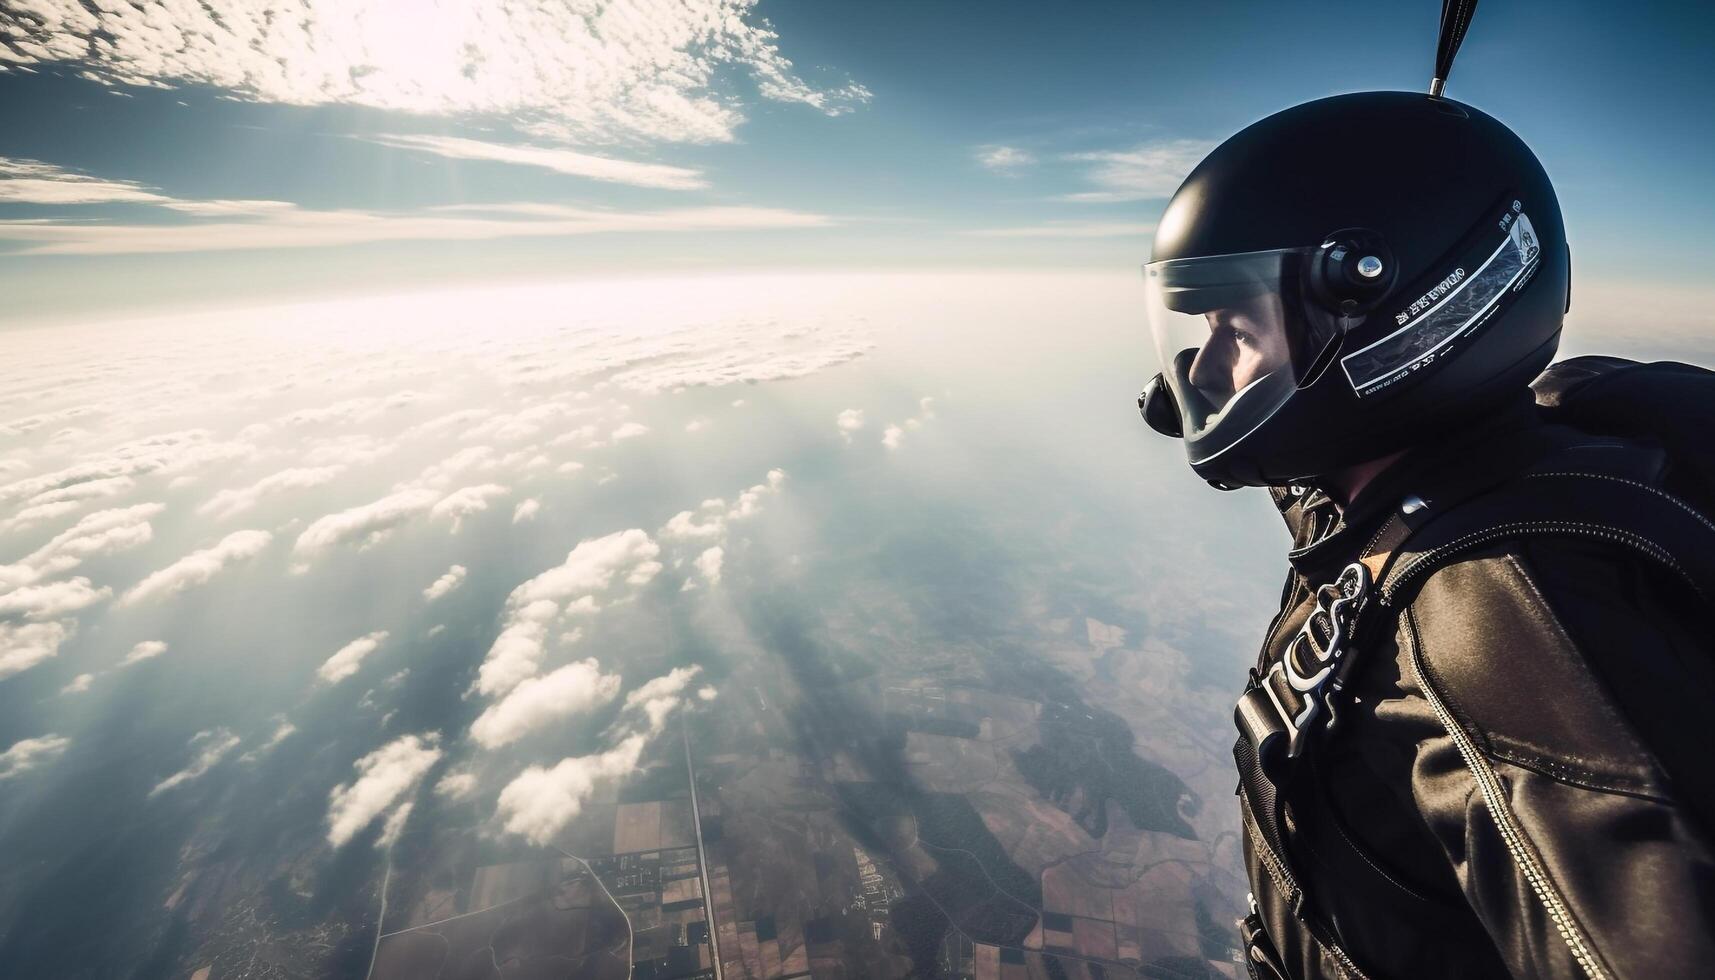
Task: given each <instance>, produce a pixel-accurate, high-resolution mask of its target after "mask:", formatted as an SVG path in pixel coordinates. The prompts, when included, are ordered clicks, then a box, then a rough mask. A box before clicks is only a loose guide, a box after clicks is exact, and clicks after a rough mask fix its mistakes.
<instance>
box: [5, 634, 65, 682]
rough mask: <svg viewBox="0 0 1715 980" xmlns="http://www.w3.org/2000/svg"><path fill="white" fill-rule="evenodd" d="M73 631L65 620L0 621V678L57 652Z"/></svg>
mask: <svg viewBox="0 0 1715 980" xmlns="http://www.w3.org/2000/svg"><path fill="white" fill-rule="evenodd" d="M70 635H71V628H70V627H69V626H67V625H66V624H65V623H22V624H15V623H0V680H3V679H5V678H7V677H10V676H12V675H13V674H19V673H23V672H24V671H26V670H29V669H30V668H31V667H34V666H36V665H37V664H39V663H41V662H42V661H44V660H50V659H52V658H54V657H55V656H58V655H59V652H60V644H62V643H64V642H65V640H66V637H68V636H70Z"/></svg>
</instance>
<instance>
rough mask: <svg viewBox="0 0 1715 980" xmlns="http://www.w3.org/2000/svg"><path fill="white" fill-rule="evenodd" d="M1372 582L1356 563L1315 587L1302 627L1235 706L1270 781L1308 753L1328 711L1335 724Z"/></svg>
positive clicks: (1237, 720) (1235, 716) (1238, 720)
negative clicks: (1337, 696) (1335, 700)
mask: <svg viewBox="0 0 1715 980" xmlns="http://www.w3.org/2000/svg"><path fill="white" fill-rule="evenodd" d="M1370 582H1371V580H1370V570H1369V569H1368V568H1367V567H1366V566H1364V565H1363V564H1361V563H1359V562H1353V563H1352V564H1350V565H1347V566H1346V567H1345V568H1344V569H1342V570H1341V572H1340V574H1339V575H1338V576H1337V577H1336V578H1335V579H1334V581H1333V582H1332V583H1331V584H1328V585H1324V586H1322V587H1321V588H1319V589H1317V590H1316V604H1315V607H1314V608H1313V609H1311V611H1310V615H1309V616H1308V617H1306V618H1305V620H1304V625H1303V626H1301V627H1299V629H1298V633H1297V634H1296V635H1294V636H1293V637H1292V639H1291V640H1290V641H1289V642H1288V643H1287V644H1286V646H1285V648H1284V650H1283V652H1282V654H1281V656H1280V657H1279V658H1278V659H1276V660H1275V661H1274V662H1273V663H1272V664H1270V665H1269V667H1268V669H1267V670H1266V671H1265V672H1264V673H1263V675H1262V676H1261V677H1260V678H1259V679H1258V680H1257V683H1256V684H1254V685H1252V687H1251V688H1250V689H1249V690H1247V691H1245V693H1244V696H1242V697H1241V698H1239V703H1238V704H1237V705H1236V706H1235V707H1234V709H1233V721H1234V722H1235V723H1236V724H1237V725H1238V728H1239V732H1240V733H1241V734H1243V735H1244V737H1245V738H1246V739H1248V740H1249V741H1250V743H1251V746H1252V748H1253V749H1254V750H1255V751H1256V757H1257V760H1258V761H1259V762H1260V763H1261V764H1262V768H1263V772H1264V773H1265V774H1266V775H1268V776H1269V778H1270V779H1271V780H1273V779H1274V777H1275V776H1276V775H1277V774H1278V772H1279V771H1280V767H1281V766H1283V765H1284V764H1285V760H1287V759H1295V758H1297V757H1298V756H1299V755H1301V754H1302V753H1303V752H1304V746H1305V745H1306V744H1308V742H1309V739H1308V738H1307V737H1306V735H1307V733H1308V732H1310V731H1312V730H1313V729H1314V727H1315V725H1316V724H1317V723H1318V720H1319V719H1321V718H1322V716H1323V715H1324V714H1326V715H1327V718H1328V724H1329V725H1332V724H1333V722H1334V706H1333V703H1332V698H1333V696H1334V695H1335V694H1336V693H1338V692H1339V690H1340V688H1341V684H1342V682H1343V681H1344V679H1345V676H1346V674H1347V672H1348V671H1349V670H1350V668H1351V664H1352V661H1353V657H1352V656H1351V655H1350V649H1349V648H1350V646H1351V639H1352V631H1353V629H1354V628H1355V627H1356V626H1357V621H1358V613H1359V611H1360V610H1361V609H1362V607H1363V603H1364V600H1365V599H1366V598H1368V596H1369V592H1370Z"/></svg>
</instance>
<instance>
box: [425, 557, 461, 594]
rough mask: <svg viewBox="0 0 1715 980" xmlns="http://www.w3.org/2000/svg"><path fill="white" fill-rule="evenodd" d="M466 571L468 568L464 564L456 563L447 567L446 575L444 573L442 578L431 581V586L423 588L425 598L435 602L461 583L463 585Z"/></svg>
mask: <svg viewBox="0 0 1715 980" xmlns="http://www.w3.org/2000/svg"><path fill="white" fill-rule="evenodd" d="M466 573H467V569H466V568H465V567H464V566H463V565H454V566H452V567H451V568H449V569H447V571H446V574H445V575H442V576H441V577H440V578H438V579H435V580H434V581H433V582H430V583H429V587H428V588H426V589H424V590H423V599H424V600H425V601H428V602H434V601H435V600H436V599H439V598H441V597H442V596H444V595H446V594H447V593H449V592H451V591H452V590H454V589H456V588H458V587H459V586H460V585H463V584H464V579H465V575H466Z"/></svg>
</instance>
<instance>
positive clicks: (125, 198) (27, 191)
mask: <svg viewBox="0 0 1715 980" xmlns="http://www.w3.org/2000/svg"><path fill="white" fill-rule="evenodd" d="M4 36H5V35H4V33H0V38H4ZM5 50H6V49H5V42H4V40H0V61H4V60H6V56H5ZM167 200H170V198H166V197H162V196H161V195H159V194H156V193H155V192H153V191H151V190H148V189H147V188H144V187H143V186H141V185H140V184H136V183H133V182H131V181H128V180H102V179H100V178H99V177H90V176H87V175H85V174H78V173H72V172H70V171H68V170H62V169H60V168H59V167H56V166H53V165H52V164H47V163H42V162H41V161H39V160H20V159H16V158H11V157H0V203H5V204H50V205H51V204H149V203H159V202H162V201H167Z"/></svg>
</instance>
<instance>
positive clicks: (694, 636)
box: [0, 0, 1715, 980]
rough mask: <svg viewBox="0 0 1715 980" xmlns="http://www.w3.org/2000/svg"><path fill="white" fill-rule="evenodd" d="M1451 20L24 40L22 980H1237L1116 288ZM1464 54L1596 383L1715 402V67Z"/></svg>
mask: <svg viewBox="0 0 1715 980" xmlns="http://www.w3.org/2000/svg"><path fill="white" fill-rule="evenodd" d="M1572 7H1576V8H1577V15H1576V16H1570V15H1568V14H1567V13H1566V11H1568V10H1569V9H1570V8H1572ZM271 8H277V9H271ZM1437 12H1438V11H1437V9H1436V5H1433V4H1412V5H1409V9H1407V8H1400V9H1398V10H1395V9H1392V8H1389V9H1388V10H1387V11H1386V14H1385V16H1383V15H1381V14H1380V13H1379V12H1378V10H1377V8H1376V6H1375V5H1374V4H1369V5H1360V4H1324V5H1316V6H1315V7H1313V8H1297V7H1293V8H1288V7H1284V6H1280V5H1268V4H1257V5H1254V6H1253V5H1239V6H1235V8H1234V9H1233V10H1232V11H1230V12H1227V13H1223V14H1221V15H1219V16H1214V15H1211V14H1210V13H1209V12H1208V10H1206V9H1205V8H1204V7H1202V6H1200V5H1178V4H1160V5H1155V4H1150V5H1144V4H1114V5H1106V4H1092V5H1076V6H1075V7H1073V8H1071V9H1062V8H1060V7H1054V6H1035V5H1027V4H954V3H949V4H924V5H907V4H867V3H865V4H836V3H824V2H784V0H782V2H774V0H765V2H761V3H750V2H743V0H699V2H662V3H652V2H647V0H634V2H607V3H597V2H592V3H568V4H563V5H561V4H533V3H513V2H506V0H496V2H487V3H479V2H476V0H468V2H447V3H441V4H437V5H434V6H432V7H428V6H424V7H423V8H422V9H419V8H418V5H415V4H407V3H393V2H384V0H366V2H361V3H359V2H349V0H341V2H333V0H327V2H323V0H314V2H310V0H306V2H302V3H298V4H292V5H286V4H269V3H266V2H260V0H259V2H237V0H209V2H206V3H201V4H180V3H171V2H151V3H138V4H117V3H116V4H107V3H97V4H85V3H79V2H74V0H29V2H23V0H0V296H3V297H4V299H3V300H0V364H4V365H5V371H4V372H3V373H0V854H5V855H7V860H6V861H5V862H4V865H5V866H4V868H3V869H0V974H3V975H5V976H19V977H58V976H67V977H187V976H189V977H193V978H195V980H222V978H226V977H364V976H375V977H389V978H413V977H436V976H438V977H446V978H454V977H483V976H495V975H499V976H505V977H515V976H518V977H522V976H532V977H534V976H577V977H585V976H588V977H604V978H609V977H611V978H620V977H628V976H636V977H663V978H665V977H693V976H694V977H705V976H706V977H715V976H725V977H735V978H736V977H792V976H816V977H823V976H829V977H839V976H845V977H866V976H891V975H908V974H912V973H913V972H915V973H917V974H919V975H923V976H940V975H947V976H959V975H971V976H984V977H1000V976H1007V977H1013V976H1032V977H1035V976H1067V975H1072V976H1080V977H1089V978H1097V977H1103V976H1133V975H1140V971H1141V975H1146V976H1154V977H1181V976H1183V977H1204V976H1237V975H1239V974H1240V973H1242V967H1238V966H1236V964H1235V962H1234V959H1233V956H1234V949H1233V930H1232V928H1231V922H1232V920H1233V918H1234V917H1235V916H1236V915H1237V914H1239V910H1240V909H1241V907H1242V905H1243V901H1244V896H1245V891H1246V886H1245V884H1244V880H1243V872H1242V868H1241V864H1240V859H1239V853H1238V843H1237V838H1236V836H1235V832H1236V830H1237V827H1238V822H1237V814H1236V812H1235V810H1234V808H1233V805H1232V790H1233V782H1234V775H1233V771H1232V761H1231V760H1232V757H1231V752H1230V750H1231V738H1232V728H1231V720H1230V718H1231V706H1232V699H1233V696H1234V694H1235V692H1236V691H1237V690H1238V689H1239V687H1240V686H1241V685H1242V682H1243V677H1244V669H1245V667H1246V666H1248V665H1249V663H1250V662H1251V661H1252V659H1253V657H1254V644H1255V641H1256V638H1257V636H1258V635H1259V633H1260V632H1261V630H1262V629H1263V628H1264V627H1265V626H1266V624H1267V621H1268V618H1269V616H1270V615H1271V614H1272V612H1273V606H1274V602H1275V599H1276V594H1277V592H1278V587H1279V578H1280V574H1281V568H1280V563H1279V558H1278V555H1279V552H1280V551H1281V550H1283V549H1284V547H1285V543H1286V542H1285V538H1284V534H1283V533H1282V531H1281V530H1280V528H1279V526H1278V519H1277V518H1275V517H1274V516H1273V514H1272V508H1271V507H1270V506H1269V504H1268V501H1267V499H1266V497H1265V496H1263V495H1261V494H1260V493H1255V492H1243V493H1232V494H1222V493H1217V492H1215V491H1213V490H1211V489H1209V488H1208V487H1207V486H1205V485H1203V484H1202V483H1201V482H1199V481H1198V480H1196V479H1195V478H1194V477H1193V476H1192V475H1191V474H1190V472H1189V471H1188V470H1187V468H1186V467H1185V465H1184V458H1183V454H1182V451H1181V449H1180V447H1179V446H1178V445H1177V444H1175V443H1174V442H1172V441H1170V440H1165V439H1160V438H1157V437H1155V436H1154V435H1153V434H1152V433H1150V432H1149V431H1148V430H1147V429H1146V428H1145V427H1144V426H1143V425H1142V423H1141V422H1140V421H1139V420H1138V418H1137V413H1136V409H1135V407H1134V404H1133V402H1134V399H1135V396H1136V392H1137V390H1138V388H1139V387H1140V386H1141V385H1142V383H1143V382H1144V381H1145V380H1146V379H1147V378H1148V377H1149V375H1151V374H1153V373H1154V371H1155V370H1156V368H1155V366H1154V364H1153V357H1152V356H1151V355H1150V354H1149V353H1148V351H1149V344H1148V340H1147V338H1146V337H1145V335H1144V327H1143V324H1142V320H1141V313H1140V303H1141V299H1142V296H1141V294H1142V282H1141V278H1140V276H1139V274H1138V267H1139V265H1140V264H1141V263H1143V262H1145V261H1146V260H1147V258H1148V251H1149V241H1150V236H1151V234H1152V233H1153V229H1154V223H1155V220H1156V218H1157V217H1158V215H1159V213H1160V210H1161V208H1162V206H1163V204H1164V201H1165V198H1166V197H1167V196H1168V195H1169V194H1171V192H1172V190H1173V189H1174V188H1175V187H1176V186H1177V184H1178V182H1179V181H1180V179H1181V178H1182V177H1183V176H1184V174H1185V172H1186V171H1187V170H1188V169H1189V168H1190V167H1191V166H1192V165H1194V164H1195V162H1196V161H1197V160H1198V159H1199V158H1200V157H1201V155H1202V154H1203V153H1204V152H1206V151H1207V150H1208V149H1209V148H1210V147H1211V146H1212V145H1214V143H1215V142H1218V141H1219V140H1220V139H1221V138H1223V137H1224V136H1225V135H1227V134H1228V133H1230V132H1232V131H1233V130H1235V129H1237V128H1239V127H1241V126H1243V125H1245V124H1246V123H1248V122H1250V121H1252V120H1254V119H1256V118H1258V117H1260V116H1262V115H1264V114H1266V113H1269V112H1271V111H1274V110H1276V109H1279V108H1282V107H1284V106H1286V105H1289V104H1292V103H1294V102H1298V101H1302V100H1305V99H1309V98H1315V97H1318V96H1322V95H1326V94H1331V93H1335V92H1342V91H1352V90H1358V89H1370V88H1402V89H1413V90H1416V89H1421V88H1423V87H1424V85H1425V84H1426V83H1427V81H1428V76H1429V65H1430V58H1431V54H1432V51H1433V42H1434V30H1435V17H1436V14H1437ZM1478 25H1479V28H1480V29H1479V30H1477V31H1475V32H1474V33H1473V35H1472V38H1471V40H1470V41H1469V42H1468V44H1467V46H1466V48H1465V51H1464V53H1463V54H1462V55H1461V64H1460V72H1459V75H1458V76H1457V78H1456V80H1455V82H1454V84H1453V85H1452V86H1451V87H1450V90H1449V94H1450V95H1452V96H1454V97H1456V98H1459V99H1462V100H1465V101H1468V102H1470V103H1472V104H1474V105H1477V106H1479V107H1482V108H1484V109H1485V110H1487V111H1489V112H1491V113H1493V114H1494V115H1496V116H1497V117H1498V118H1500V119H1502V120H1503V121H1505V122H1507V123H1508V124H1509V125H1511V126H1513V127H1515V128H1516V129H1517V130H1518V131H1519V132H1520V134H1521V135H1523V136H1524V137H1525V138H1526V139H1527V140H1528V141H1530V142H1531V143H1532V145H1533V146H1534V147H1535V148H1536V150H1537V152H1538V153H1539V155H1540V156H1541V157H1542V158H1543V160H1544V162H1545V164H1546V165H1547V167H1548V169H1549V172H1550V173H1551V174H1552V175H1553V177H1554V179H1555V180H1556V182H1557V186H1558V187H1559V188H1560V191H1561V195H1562V202H1561V203H1562V206H1563V208H1564V210H1565V212H1566V214H1567V224H1568V228H1569V233H1570V235H1571V240H1572V248H1573V257H1574V259H1573V269H1574V298H1573V313H1572V319H1571V321H1570V326H1569V328H1568V333H1567V338H1566V341H1565V343H1564V344H1563V351H1564V352H1565V353H1568V354H1571V353H1586V352H1603V353H1618V354H1623V355H1627V356H1633V357H1646V358H1654V357H1668V356H1671V357H1679V358H1685V359H1691V360H1696V361H1700V362H1704V363H1707V362H1709V361H1710V360H1712V359H1715V340H1711V335H1710V334H1709V333H1708V331H1707V330H1706V328H1705V326H1704V325H1705V323H1706V321H1707V313H1706V311H1707V310H1708V309H1709V308H1710V306H1711V303H1712V301H1715V291H1712V290H1711V289H1710V287H1709V286H1708V285H1707V281H1708V276H1707V274H1706V269H1707V267H1708V264H1709V263H1710V262H1711V261H1712V260H1715V245H1712V240H1711V238H1710V236H1709V235H1708V232H1707V228H1708V227H1709V225H1710V222H1711V221H1715V209H1712V207H1711V204H1710V197H1709V195H1708V187H1707V181H1708V178H1707V175H1708V173H1709V162H1710V155H1711V149H1712V144H1715V134H1712V132H1711V127H1710V126H1709V125H1708V124H1707V122H1706V121H1705V118H1704V117H1705V116H1706V113H1707V105H1708V104H1709V102H1710V100H1711V98H1712V97H1715V91H1712V89H1715V85H1712V83H1711V78H1710V75H1709V73H1708V72H1707V71H1706V70H1696V69H1694V68H1693V66H1694V65H1695V64H1698V63H1699V62H1700V59H1701V58H1702V57H1704V56H1705V55H1706V53H1707V51H1708V50H1709V49H1710V47H1711V44H1712V42H1715V36H1712V34H1715V28H1712V27H1711V22H1710V19H1709V18H1707V17H1705V16H1702V15H1701V13H1700V12H1699V11H1697V10H1696V9H1695V8H1693V7H1692V6H1691V5H1686V6H1685V9H1684V10H1679V9H1675V8H1672V7H1669V6H1658V7H1644V8H1638V9H1629V8H1628V10H1627V11H1626V15H1625V16H1624V17H1621V16H1620V14H1619V13H1618V12H1616V11H1615V10H1614V9H1612V8H1611V7H1609V6H1603V5H1595V4H1590V5H1548V4H1500V3H1496V4H1493V5H1491V6H1490V7H1485V8H1484V10H1483V12H1482V14H1480V15H1479V17H1478ZM1380 151H1381V148H1355V149H1353V150H1352V155H1353V159H1352V160H1351V161H1350V162H1349V163H1348V162H1347V161H1342V160H1341V159H1340V153H1339V152H1331V154H1330V155H1331V158H1332V159H1333V160H1334V161H1335V162H1338V163H1341V165H1355V166H1358V165H1362V160H1363V158H1364V155H1365V154H1366V153H1369V152H1380ZM1057 971H1058V972H1057ZM1235 971H1236V972H1235Z"/></svg>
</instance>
